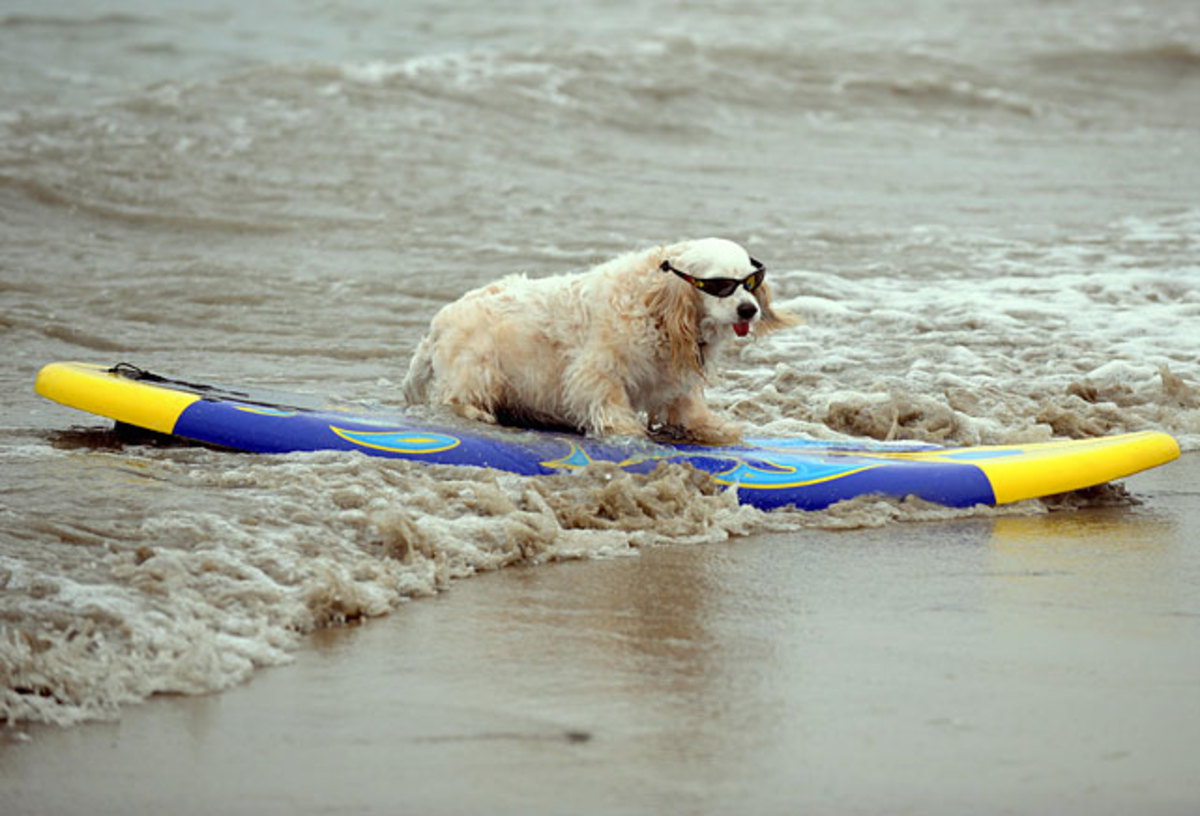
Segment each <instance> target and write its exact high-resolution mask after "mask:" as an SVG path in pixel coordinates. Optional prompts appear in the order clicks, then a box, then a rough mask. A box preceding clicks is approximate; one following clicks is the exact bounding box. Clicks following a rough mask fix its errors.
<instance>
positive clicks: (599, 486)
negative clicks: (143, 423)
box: [0, 449, 1045, 724]
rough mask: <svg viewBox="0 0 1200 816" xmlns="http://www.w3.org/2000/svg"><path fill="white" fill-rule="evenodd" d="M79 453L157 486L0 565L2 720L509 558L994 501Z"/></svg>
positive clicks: (371, 612)
mask: <svg viewBox="0 0 1200 816" xmlns="http://www.w3.org/2000/svg"><path fill="white" fill-rule="evenodd" d="M89 461H90V462H91V464H92V465H93V466H96V467H99V468H101V469H107V468H122V469H126V470H129V472H130V474H131V478H134V479H137V480H148V481H149V482H151V483H153V484H154V485H155V490H154V491H153V493H152V494H148V493H146V492H143V491H132V492H129V493H127V494H123V495H122V496H121V499H122V501H123V502H124V505H123V506H120V507H119V509H118V510H116V511H115V512H114V511H113V510H107V511H106V508H107V507H108V506H109V501H110V500H112V499H113V498H114V497H112V496H96V497H95V498H96V509H95V512H94V517H93V518H90V519H88V520H87V522H86V527H87V529H88V530H89V531H90V532H91V534H92V536H93V539H94V542H93V543H96V544H101V543H102V546H99V547H92V548H90V549H89V548H88V547H86V544H87V543H88V542H89V541H92V540H91V539H89V540H88V541H83V540H75V541H72V542H70V544H71V547H69V548H68V549H70V550H72V551H73V552H74V553H75V560H74V561H73V562H72V561H68V560H67V559H66V558H65V557H57V558H56V557H47V558H45V559H43V560H42V561H38V560H36V559H35V558H32V557H26V558H23V559H22V558H5V559H4V560H3V562H0V585H3V587H4V590H5V591H4V594H3V596H2V597H0V720H6V721H9V722H12V721H47V722H56V723H62V724H67V723H73V722H78V721H81V720H86V719H94V718H98V717H113V716H116V715H117V714H118V712H119V708H120V706H122V705H125V704H128V703H133V702H137V701H139V700H142V699H145V698H146V697H148V696H151V695H154V694H164V693H165V694H198V693H204V692H209V691H215V690H220V689H224V688H227V687H229V686H231V685H234V684H237V683H240V682H242V681H244V680H246V679H247V678H248V677H249V676H250V675H251V674H252V673H253V672H254V671H255V670H256V669H258V668H260V667H264V666H270V665H276V664H279V663H282V662H285V661H287V660H289V659H290V654H291V652H292V651H293V649H294V648H295V646H296V643H297V640H298V637H299V636H300V635H301V634H303V633H305V632H309V631H312V630H314V629H317V628H320V627H325V626H331V625H339V624H344V623H347V622H355V621H359V620H363V619H366V618H370V617H375V616H379V615H384V614H387V613H388V612H389V611H391V610H392V609H394V608H395V607H396V606H397V605H399V604H402V603H403V602H404V601H406V600H408V599H410V598H414V597H421V596H428V595H432V594H434V593H437V592H439V591H441V590H444V589H446V588H447V587H449V586H450V584H451V583H452V582H453V581H455V580H457V579H462V578H466V577H469V576H471V575H474V574H476V573H478V572H482V571H490V570H495V569H500V568H502V567H505V566H509V565H513V564H538V563H545V562H550V561H559V560H564V559H578V558H606V557H616V556H623V555H633V554H636V553H637V551H638V550H639V549H640V548H642V547H645V546H649V545H653V544H656V543H659V542H671V543H674V544H698V543H712V542H719V541H724V540H726V539H728V538H730V537H734V536H741V535H748V534H753V533H756V532H766V531H782V530H802V529H804V528H806V527H821V528H826V529H853V528H863V527H874V526H879V525H883V524H889V523H894V522H895V521H903V520H909V521H912V520H933V519H946V518H961V517H966V516H971V515H978V514H985V515H990V514H994V513H996V512H998V511H995V510H991V509H986V508H976V509H972V510H952V509H948V508H943V507H937V506H934V505H929V504H926V503H924V502H920V501H911V500H910V501H904V502H901V501H887V500H880V499H858V500H854V501H851V502H845V503H843V504H841V505H838V506H836V507H833V508H830V509H829V510H827V511H824V512H821V513H805V512H797V511H780V512H775V513H763V512H761V511H758V510H755V509H753V508H751V507H747V506H743V505H739V504H738V502H737V500H736V497H735V496H734V495H733V493H731V492H728V491H722V490H720V489H718V488H717V487H716V486H715V485H714V484H713V482H712V481H711V480H710V479H708V478H707V477H706V476H705V475H703V474H700V473H698V472H696V471H694V470H692V469H690V468H687V467H684V466H681V465H662V466H660V467H659V468H658V469H657V470H656V471H654V472H653V473H651V474H648V475H632V474H629V473H626V472H624V471H621V470H620V469H618V468H617V467H616V466H613V465H603V464H601V465H595V466H592V467H590V468H588V469H586V470H585V471H583V472H581V473H573V474H569V475H563V476H554V477H541V478H527V477H519V476H515V475H511V474H503V473H498V472H495V471H487V470H478V469H471V468H448V467H427V466H423V465H420V464H415V463H408V462H398V461H388V460H380V459H372V458H367V457H362V456H358V455H352V454H351V455H347V454H312V455H309V454H306V455H291V456H280V457H266V458H261V457H252V458H249V457H241V456H238V455H236V454H226V453H215V452H209V451H199V450H192V449H166V450H156V449H130V450H128V451H126V452H113V453H100V452H93V453H91V454H90V455H89ZM97 484H98V485H106V484H111V483H110V482H107V481H105V480H98V481H97ZM1000 512H1003V513H1005V514H1017V515H1022V514H1028V513H1039V512H1045V508H1044V506H1042V505H1040V504H1038V503H1025V504H1024V505H1020V506H1014V507H1010V508H1007V509H1005V510H1004V511H1000ZM126 518H136V519H138V521H136V522H135V523H134V524H133V525H132V526H130V525H129V524H127V523H125V522H123V521H122V519H126ZM57 529H58V530H60V531H62V532H63V533H64V534H66V533H68V532H69V529H68V528H67V527H62V526H60V527H58V528H57ZM63 541H64V543H67V542H66V539H65V538H64V539H63ZM81 544H83V545H85V546H84V547H82V548H81V546H80V545H81ZM36 546H37V547H39V548H41V549H43V550H44V551H46V552H47V555H49V556H53V555H54V554H53V553H51V552H49V551H50V550H53V549H55V547H56V545H52V544H50V543H48V542H38V543H37V544H36ZM26 555H27V556H28V554H26ZM62 555H63V556H66V555H67V553H66V551H64V553H63V554H62ZM85 555H86V556H88V557H84V556H85ZM35 565H36V566H35ZM72 569H74V570H81V572H78V573H77V574H69V573H70V572H71V570H72Z"/></svg>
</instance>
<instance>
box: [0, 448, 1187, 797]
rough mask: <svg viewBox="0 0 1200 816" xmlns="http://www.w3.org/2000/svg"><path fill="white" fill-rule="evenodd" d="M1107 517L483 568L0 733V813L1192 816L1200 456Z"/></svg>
mask: <svg viewBox="0 0 1200 816" xmlns="http://www.w3.org/2000/svg"><path fill="white" fill-rule="evenodd" d="M1126 485H1127V486H1128V487H1129V488H1130V490H1131V491H1132V492H1134V493H1135V494H1136V495H1138V496H1139V497H1140V498H1142V499H1143V500H1144V503H1143V504H1142V505H1140V506H1138V507H1134V508H1132V509H1131V508H1112V509H1090V510H1084V511H1077V512H1061V513H1054V514H1051V515H1048V516H1039V517H1009V518H1001V519H971V520H964V521H955V522H941V523H909V524H892V525H889V526H887V527H883V528H880V529H875V530H860V531H850V532H818V531H808V532H804V533H800V534H790V535H787V536H760V537H754V538H748V539H741V540H734V541H731V542H728V543H725V544H720V545H705V546H694V547H688V546H670V547H660V548H654V549H650V550H646V551H644V552H643V553H642V554H641V555H640V557H636V558H618V559H615V560H608V561H592V562H583V563H565V564H559V565H550V566H543V567H536V568H527V569H526V568H517V569H508V570H504V571H502V572H500V573H494V574H489V575H484V576H481V577H478V578H475V579H473V580H470V581H465V582H460V583H458V584H456V585H455V586H454V587H453V589H452V590H451V591H450V592H449V593H446V594H444V595H442V596H440V597H438V598H436V599H429V600H422V601H418V602H415V603H412V604H409V605H407V606H405V607H402V608H401V609H399V610H398V611H397V612H396V613H394V614H392V615H391V616H390V617H388V618H385V619H379V620H374V621H371V622H370V623H368V624H367V625H364V626H358V627H350V628H344V629H340V630H333V631H326V632H323V633H321V634H320V635H319V636H317V637H314V638H312V639H311V640H310V642H309V644H308V645H307V646H306V647H305V648H304V650H302V651H301V653H299V654H298V655H297V660H296V661H295V662H294V663H292V664H290V665H288V666H284V667H281V668H278V669H273V670H269V671H265V672H262V673H260V674H258V675H257V676H256V677H255V678H254V679H253V681H252V682H250V683H249V684H247V685H245V686H242V687H239V688H236V689H233V690H231V691H228V692H226V693H223V694H217V695H211V696H205V697H193V698H179V697H176V698H160V699H156V700H154V701H152V702H150V703H148V704H146V705H142V706H138V707H134V708H130V709H127V710H126V711H125V713H124V717H123V719H122V720H121V721H120V722H117V723H100V724H90V725H85V726H81V727H76V728H70V729H65V730H60V729H57V728H53V727H46V726H36V727H29V726H26V727H21V728H15V729H7V730H4V731H0V735H2V745H0V812H2V813H4V814H6V816H16V815H17V814H26V813H29V814H42V813H45V814H51V813H53V814H72V813H80V814H83V813H87V814H106V813H113V814H116V813H121V814H125V813H157V812H161V813H168V812H169V813H259V814H263V813H266V814H274V813H281V814H283V813H289V814H290V813H339V814H342V813H481V812H486V813H514V814H515V813H551V812H558V813H562V812H571V813H664V812H673V813H729V812H740V813H809V814H813V813H831V814H832V813H837V814H842V813H884V812H886V813H914V814H934V813H1002V812H1012V813H1021V814H1036V813H1046V814H1051V813H1053V814H1063V813H1088V814H1103V813H1113V814H1118V813H1131V812H1137V813H1143V814H1159V813H1181V814H1182V813H1191V812H1195V811H1196V808H1197V807H1200V777H1198V776H1197V774H1196V773H1195V746H1196V744H1198V742H1200V648H1198V647H1200V541H1198V540H1197V539H1196V536H1195V533H1194V531H1195V530H1197V529H1200V456H1197V455H1196V454H1189V455H1187V456H1185V458H1184V459H1182V460H1180V461H1179V462H1176V463H1173V464H1171V465H1168V466H1166V467H1163V468H1160V469H1158V470H1156V471H1152V472H1150V473H1147V474H1143V475H1140V476H1138V477H1135V478H1133V479H1130V480H1128V481H1127V482H1126Z"/></svg>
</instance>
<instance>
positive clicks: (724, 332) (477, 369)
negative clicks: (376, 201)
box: [404, 238, 791, 444]
mask: <svg viewBox="0 0 1200 816" xmlns="http://www.w3.org/2000/svg"><path fill="white" fill-rule="evenodd" d="M765 274H766V271H765V269H764V267H763V265H762V264H761V263H759V262H758V261H756V260H755V259H753V258H751V257H750V255H749V254H748V253H747V252H746V250H745V249H743V248H742V247H741V246H739V245H738V244H735V243H734V242H732V241H726V240H723V239H720V238H705V239H703V240H698V241H685V242H683V243H679V244H674V245H671V246H666V247H657V248H654V249H649V250H644V251H642V252H635V253H630V254H628V255H623V256H621V257H619V258H616V259H615V260H612V261H609V262H608V263H605V264H601V265H600V266H597V267H595V268H593V269H590V270H588V271H587V272H584V273H581V274H574V275H556V276H553V277H548V278H541V279H533V280H531V279H529V278H527V277H525V276H524V275H510V276H508V277H506V278H503V279H501V280H499V281H497V282H496V283H492V284H489V285H487V286H483V287H480V288H479V289H475V290H472V291H470V292H468V293H467V294H465V295H463V296H462V298H460V299H459V300H457V301H455V302H453V303H451V304H449V305H448V306H446V307H444V308H443V309H442V310H441V311H440V312H438V313H437V315H436V316H435V317H434V318H433V322H432V324H431V325H430V328H429V333H428V334H427V335H426V336H425V338H424V339H423V340H422V341H421V343H420V345H419V346H418V347H417V350H416V353H415V354H414V355H413V359H412V362H411V364H410V366H409V370H408V376H407V377H406V378H405V380H404V393H405V397H406V399H407V400H408V402H409V403H410V404H417V403H422V402H431V403H435V404H440V405H446V406H449V407H450V408H452V409H453V410H455V411H456V412H458V413H459V414H460V415H462V416H464V417H467V418H469V419H475V420H480V421H483V422H489V423H495V422H498V421H505V422H511V423H515V424H525V425H536V426H551V427H563V426H565V427H569V428H573V429H576V430H579V431H582V432H584V433H587V434H589V435H593V436H608V435H637V436H643V435H645V434H647V432H648V430H650V429H666V430H667V432H670V433H673V434H674V435H676V436H682V437H684V438H687V439H689V440H692V441H696V442H701V443H707V444H727V443H730V442H734V441H736V440H738V439H739V438H740V436H741V430H740V427H739V426H738V425H737V424H736V423H734V422H731V421H729V420H726V419H723V418H721V417H720V416H718V415H716V414H714V413H713V412H712V411H711V410H710V409H709V407H708V406H707V405H706V404H705V401H704V390H703V387H704V382H705V379H706V377H707V375H708V373H709V372H710V371H711V370H712V368H713V366H714V362H715V360H716V358H717V357H718V353H719V352H720V350H721V347H722V346H724V345H725V343H726V342H728V341H729V340H731V339H732V338H734V337H745V336H747V335H748V334H751V333H753V334H763V333H766V332H769V331H772V330H774V329H777V328H781V327H782V326H784V325H787V324H788V323H790V322H791V321H790V319H789V318H787V317H786V316H783V315H781V314H777V313H776V312H775V311H773V310H772V308H771V295H770V289H769V287H768V286H767V284H766V283H765V282H764V277H765Z"/></svg>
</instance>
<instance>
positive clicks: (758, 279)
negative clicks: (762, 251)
mask: <svg viewBox="0 0 1200 816" xmlns="http://www.w3.org/2000/svg"><path fill="white" fill-rule="evenodd" d="M765 277H766V273H765V272H763V270H761V269H759V270H757V271H756V272H755V273H754V274H753V275H751V276H750V277H748V278H746V280H745V282H744V285H745V287H746V291H747V292H753V291H754V290H755V289H757V288H758V287H760V286H762V282H763V278H765Z"/></svg>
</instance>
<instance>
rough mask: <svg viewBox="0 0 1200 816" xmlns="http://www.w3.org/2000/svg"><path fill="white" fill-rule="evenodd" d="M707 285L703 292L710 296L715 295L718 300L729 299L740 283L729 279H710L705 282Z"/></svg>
mask: <svg viewBox="0 0 1200 816" xmlns="http://www.w3.org/2000/svg"><path fill="white" fill-rule="evenodd" d="M705 283H707V284H708V285H707V286H705V287H704V291H706V292H708V293H709V294H711V295H716V296H717V297H719V298H723V297H729V296H730V295H732V294H733V293H734V292H736V291H737V288H738V284H740V283H741V281H735V280H732V279H730V278H711V279H709V280H707V281H705Z"/></svg>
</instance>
